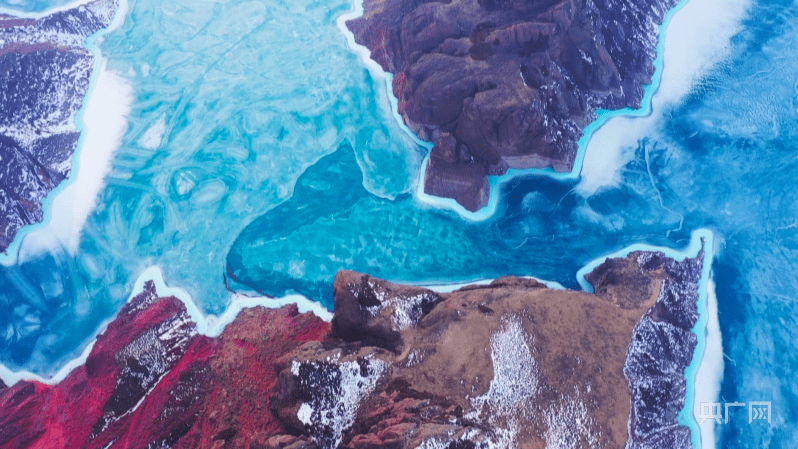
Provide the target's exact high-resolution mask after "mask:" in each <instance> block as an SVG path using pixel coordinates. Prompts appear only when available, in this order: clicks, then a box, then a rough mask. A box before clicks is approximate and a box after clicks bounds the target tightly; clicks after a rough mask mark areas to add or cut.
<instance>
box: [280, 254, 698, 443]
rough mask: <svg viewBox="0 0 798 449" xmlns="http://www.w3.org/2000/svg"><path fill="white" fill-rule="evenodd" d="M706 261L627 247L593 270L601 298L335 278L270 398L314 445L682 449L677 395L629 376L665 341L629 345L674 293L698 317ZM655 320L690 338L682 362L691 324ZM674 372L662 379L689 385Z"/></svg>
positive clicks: (508, 284) (523, 282)
mask: <svg viewBox="0 0 798 449" xmlns="http://www.w3.org/2000/svg"><path fill="white" fill-rule="evenodd" d="M700 267H701V262H700V258H698V259H688V260H687V261H685V262H682V263H677V262H674V261H673V260H672V259H667V258H665V257H663V255H662V254H659V253H633V254H631V255H630V256H629V257H628V258H626V259H611V260H608V261H607V262H605V263H604V264H603V265H601V266H600V267H599V268H597V269H596V270H595V271H594V273H593V274H592V275H591V276H590V277H589V280H590V281H591V282H593V283H594V286H595V288H596V291H597V294H595V295H594V294H590V293H584V292H575V291H564V290H553V289H549V288H546V287H545V286H544V285H543V284H540V283H538V282H536V281H534V280H528V279H519V278H513V277H509V278H501V279H498V280H496V281H494V282H493V283H492V284H490V285H486V286H470V287H466V288H463V289H461V290H458V291H456V292H453V293H451V294H437V293H435V292H432V291H429V290H424V289H419V288H416V287H401V286H397V285H394V284H391V283H388V282H386V281H382V280H379V279H375V278H371V277H369V276H367V275H361V274H357V273H352V272H341V273H339V274H338V276H337V277H336V281H335V290H336V314H335V318H334V320H333V326H332V332H331V334H330V335H329V337H328V339H327V341H324V342H310V343H307V344H305V345H304V346H302V347H301V348H299V349H298V350H297V351H295V352H293V353H292V354H289V355H287V356H286V357H284V358H283V359H282V360H281V362H280V364H279V366H280V368H281V369H282V372H281V374H280V386H279V388H278V389H277V390H276V392H275V394H274V397H273V401H272V403H273V404H274V406H275V407H276V410H275V412H276V414H277V416H279V417H280V419H282V420H283V422H284V423H285V424H286V426H287V427H289V428H293V429H294V430H295V431H296V432H300V433H304V434H306V435H308V436H310V437H312V438H313V439H314V441H316V443H317V444H318V445H319V446H320V447H322V448H337V447H346V448H353V449H369V448H384V447H391V448H416V447H424V448H439V447H440V448H460V447H462V448H477V447H479V448H544V447H568V448H621V447H625V446H626V444H627V441H629V442H630V444H631V446H630V447H685V445H686V444H689V431H688V430H687V429H686V428H683V427H679V426H678V424H677V423H676V419H675V413H673V412H674V410H675V412H678V410H679V409H680V408H681V407H682V406H683V403H684V402H683V401H684V389H683V388H682V389H681V390H679V389H678V388H673V389H672V390H668V391H669V392H671V391H672V393H673V394H671V395H669V394H667V393H666V394H662V393H661V392H656V391H643V390H644V389H645V388H644V387H640V386H639V382H638V381H640V380H641V379H642V378H641V377H635V378H631V377H630V375H640V374H641V373H642V372H643V371H644V370H641V369H640V368H639V365H640V364H639V363H638V362H637V360H638V359H639V358H641V357H642V358H646V357H647V351H649V350H650V349H651V348H652V347H660V346H661V344H662V343H663V342H665V344H666V345H667V342H668V341H670V340H668V338H667V337H665V336H664V334H662V335H660V336H659V337H658V336H657V335H655V336H652V337H651V340H650V341H645V342H643V344H642V345H637V346H636V345H635V344H634V343H635V340H639V341H642V338H641V335H642V334H641V332H640V329H638V327H639V326H640V324H639V323H641V322H643V323H645V322H647V321H646V319H655V320H660V319H661V317H663V316H664V315H666V314H668V313H669V312H666V310H671V311H672V307H670V306H669V305H668V304H666V302H667V298H666V297H667V296H668V295H667V293H664V292H666V290H668V289H671V288H672V287H673V286H674V285H681V286H682V287H683V290H682V292H683V293H684V294H683V295H682V297H681V302H684V303H690V302H692V306H693V308H692V309H689V307H688V308H686V309H685V310H694V309H695V300H696V299H697V294H694V293H695V292H696V285H697V280H698V277H696V276H695V275H696V273H700ZM696 270H697V271H696ZM685 292H686V293H685ZM681 302H680V303H681ZM674 316H675V315H674ZM341 323H345V324H341ZM659 323H660V324H663V325H667V326H670V327H669V328H668V329H669V332H672V333H673V334H674V335H680V336H684V337H685V338H686V339H687V340H685V341H687V342H688V343H689V342H692V343H693V344H692V346H691V345H690V344H687V345H686V346H679V345H676V346H675V347H673V348H672V349H673V350H674V351H673V354H679V355H674V356H673V357H671V358H672V359H673V360H676V361H681V362H684V361H685V360H682V359H683V358H684V357H685V356H686V363H689V361H690V359H691V358H692V349H693V348H694V342H695V340H694V336H693V337H692V340H691V339H690V338H689V337H688V335H692V334H691V333H690V332H689V327H688V328H686V329H684V328H681V327H677V326H674V325H673V324H672V323H670V322H665V321H664V320H663V321H659ZM341 329H345V331H343V332H342V330H341ZM660 337H661V338H660ZM688 352H689V353H688ZM673 360H670V361H669V360H668V358H667V357H662V358H661V359H660V360H659V361H658V363H663V364H669V363H673ZM681 362H680V363H681ZM676 365H678V366H680V367H681V373H680V376H681V377H679V379H681V381H682V383H681V384H679V383H678V382H676V381H674V382H672V383H671V384H669V385H676V386H677V387H678V385H681V386H682V387H683V381H684V379H683V370H684V367H685V366H686V364H682V365H679V363H676ZM678 371H679V370H678V369H676V370H675V372H677V373H678ZM646 376H650V377H657V378H659V377H662V373H654V372H649V373H648V374H642V377H645V378H646V379H649V377H646ZM641 388H643V390H641ZM658 394H659V398H660V399H661V400H660V401H659V402H657V401H654V402H651V401H650V399H651V397H652V395H653V396H654V397H656V396H657V395H658ZM647 400H649V401H648V402H646V401H647ZM680 401H681V402H680ZM630 404H634V407H630ZM646 414H648V415H646ZM652 414H653V415H655V416H656V419H659V421H660V422H658V424H657V425H654V426H650V424H651V423H652V421H651V420H650V419H648V418H646V416H649V415H652ZM647 419H648V421H646V420H647ZM629 429H631V430H632V432H633V437H631V438H630V435H629V432H628V431H629ZM685 437H686V439H685ZM652 444H653V445H652ZM663 444H664V446H663Z"/></svg>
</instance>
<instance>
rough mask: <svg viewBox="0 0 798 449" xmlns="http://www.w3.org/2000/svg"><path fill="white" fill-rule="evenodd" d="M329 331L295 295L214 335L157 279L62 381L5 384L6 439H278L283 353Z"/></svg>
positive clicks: (0, 440)
mask: <svg viewBox="0 0 798 449" xmlns="http://www.w3.org/2000/svg"><path fill="white" fill-rule="evenodd" d="M328 331H329V324H328V323H326V322H324V321H322V320H320V319H319V318H317V317H315V316H314V315H311V314H299V313H298V311H297V308H296V306H293V305H292V306H286V307H283V308H281V309H276V310H273V309H264V308H255V309H249V310H245V311H243V312H241V314H240V315H239V316H238V317H237V319H236V320H235V322H234V323H232V324H230V325H229V326H227V328H226V329H225V331H224V332H223V333H222V335H220V336H219V337H218V338H215V339H213V338H208V337H205V336H202V335H199V334H198V333H197V328H196V325H195V324H194V323H193V322H192V321H191V320H190V317H189V316H188V314H187V313H186V309H185V306H184V305H183V303H182V302H180V301H179V300H177V299H175V298H171V297H169V298H161V297H159V296H158V295H157V292H156V291H155V288H154V287H153V285H152V284H151V283H150V284H148V285H147V287H146V290H145V291H144V292H143V293H141V294H140V295H138V296H137V297H135V298H134V299H133V300H132V301H131V302H130V303H128V304H127V305H126V306H125V307H124V308H123V309H122V311H120V312H119V315H118V316H117V318H116V319H115V320H114V321H113V322H112V323H111V324H110V325H109V326H108V329H107V330H106V331H105V332H104V333H103V334H102V335H100V336H99V337H98V338H97V341H96V343H95V345H94V347H93V348H92V351H91V354H90V355H89V356H88V358H87V360H86V363H85V364H84V365H83V366H81V367H79V368H77V369H76V370H75V371H73V372H72V373H71V374H69V376H67V378H66V379H64V380H63V381H61V382H60V383H59V384H57V385H55V386H49V385H44V384H40V383H37V382H20V383H17V384H15V385H13V386H12V387H10V388H6V389H4V390H0V447H4V448H6V447H8V448H12V447H13V448H108V447H112V448H137V449H138V448H211V447H214V448H219V447H231V448H232V447H236V448H239V447H240V448H253V449H254V448H259V447H261V448H264V447H269V446H268V441H269V438H270V437H272V436H273V435H279V434H283V433H285V432H286V429H285V428H284V427H283V425H282V424H281V422H280V421H279V420H277V419H275V418H274V417H273V415H272V413H271V412H270V409H271V405H270V403H269V397H268V392H269V391H271V390H272V389H273V388H274V387H275V386H276V385H277V373H276V371H275V370H274V368H273V366H274V363H275V362H276V361H277V360H278V359H279V358H280V357H282V356H284V355H285V354H286V353H288V352H290V351H291V350H293V349H295V348H296V347H297V346H299V345H300V344H302V343H304V342H307V341H316V340H318V339H320V338H321V337H322V336H323V335H325V334H326V333H327V332H328ZM278 440H280V441H292V442H296V441H299V439H298V438H294V437H281V438H278Z"/></svg>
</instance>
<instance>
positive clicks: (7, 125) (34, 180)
mask: <svg viewBox="0 0 798 449" xmlns="http://www.w3.org/2000/svg"><path fill="white" fill-rule="evenodd" d="M117 7H118V0H96V1H94V2H91V3H87V4H85V5H83V6H79V7H75V8H73V9H69V10H66V11H61V12H56V13H53V14H51V15H49V16H46V17H44V18H41V19H38V20H35V19H26V18H19V17H13V16H9V15H3V14H0V161H2V163H0V253H3V252H5V251H6V249H7V248H8V246H9V245H11V242H12V241H13V240H14V237H15V236H16V234H17V231H19V229H20V228H22V227H23V226H26V225H30V224H34V223H38V222H40V221H42V219H43V217H44V212H43V209H42V204H41V202H42V200H43V199H44V197H45V196H46V195H47V194H48V193H50V191H52V190H53V189H55V188H56V187H57V186H58V185H59V184H60V183H61V182H63V181H64V180H65V179H66V178H68V177H69V175H70V173H71V171H72V155H73V154H74V153H75V150H76V148H77V145H78V140H79V139H80V131H79V130H78V128H77V126H76V124H75V117H76V114H77V113H78V111H79V110H80V108H81V107H82V106H83V102H84V98H85V97H86V93H87V91H88V89H89V84H90V79H91V75H92V71H93V69H94V54H92V52H91V51H89V50H88V49H87V48H86V47H85V46H84V42H85V40H86V38H88V37H89V36H91V35H92V34H94V33H96V32H97V31H100V30H102V29H104V28H106V27H108V26H109V25H110V24H111V21H112V20H113V17H114V14H115V13H116V9H117Z"/></svg>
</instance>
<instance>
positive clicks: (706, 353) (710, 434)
mask: <svg viewBox="0 0 798 449" xmlns="http://www.w3.org/2000/svg"><path fill="white" fill-rule="evenodd" d="M702 239H703V240H704V261H703V270H702V273H701V279H700V281H699V299H698V312H699V319H698V322H697V323H696V325H695V327H693V329H692V332H694V333H695V334H696V336H697V337H698V345H697V346H696V350H695V353H694V354H693V359H692V362H691V363H690V365H689V366H688V368H687V370H686V372H685V378H686V379H687V392H686V398H685V407H684V409H683V410H682V411H681V412H680V413H679V422H680V423H681V424H682V425H685V426H687V427H689V428H690V431H691V435H692V440H693V448H695V449H700V448H707V449H708V448H714V447H715V435H714V421H713V420H707V421H706V422H705V423H704V424H701V425H700V426H699V424H698V421H697V419H696V414H697V410H695V404H699V403H701V402H714V401H716V399H717V398H718V396H719V392H720V381H721V379H722V376H723V356H722V354H723V352H722V351H723V348H722V345H721V336H720V328H719V325H718V319H717V302H716V301H717V299H716V298H715V295H714V285H713V283H712V278H711V269H712V261H713V259H714V255H715V252H716V240H715V238H714V235H713V233H712V231H710V230H708V229H699V230H697V231H695V232H693V234H692V237H691V239H690V244H689V245H688V246H687V247H686V248H685V249H683V250H674V249H670V248H666V247H658V246H652V245H645V244H635V245H631V246H629V247H626V248H624V249H622V250H620V251H617V252H614V253H612V254H609V255H605V256H602V257H599V258H597V259H595V260H593V261H592V262H590V263H588V264H587V265H585V266H584V267H583V268H581V269H580V270H579V271H578V272H577V274H576V278H577V281H578V282H579V285H580V286H581V287H582V289H583V290H584V291H587V292H592V290H593V289H592V288H591V286H590V284H588V283H587V281H586V280H585V275H586V274H587V273H589V272H591V271H593V270H594V269H595V268H596V267H597V266H598V265H600V264H602V263H604V262H605V261H606V260H607V258H617V257H621V258H623V257H626V256H627V255H628V254H629V253H631V252H634V251H661V252H663V253H665V255H666V256H667V257H670V258H673V259H674V260H677V261H683V260H684V259H685V258H688V257H696V256H697V255H698V253H699V251H700V250H701V241H702ZM147 281H152V282H153V283H154V285H155V289H156V291H157V293H158V296H159V297H169V296H172V297H175V298H177V299H178V300H180V301H181V302H182V303H183V304H184V305H185V306H186V310H187V311H188V314H189V316H190V317H191V319H192V321H193V322H194V323H196V325H197V331H198V332H199V333H200V334H202V335H205V336H208V337H218V336H219V335H220V334H221V333H222V332H223V331H224V329H225V327H226V326H227V325H228V324H230V323H232V322H233V321H234V320H235V319H236V317H238V314H239V313H241V312H242V311H244V310H246V309H251V308H255V307H259V306H260V307H265V308H269V309H276V308H280V307H283V306H285V305H288V304H296V305H297V307H298V309H299V311H300V312H302V313H305V312H311V313H313V314H315V315H316V316H318V317H319V318H321V319H322V320H324V321H327V322H329V321H331V320H332V316H333V314H332V313H331V312H330V311H329V310H327V309H326V308H324V306H322V305H321V303H319V302H317V301H313V300H311V299H308V298H307V297H305V296H302V295H287V296H284V297H282V298H268V297H249V296H244V295H240V294H233V295H232V296H231V301H230V303H229V304H228V306H227V309H226V310H225V312H224V313H223V314H222V315H220V316H216V315H205V314H203V313H202V311H201V310H200V308H199V307H197V305H196V304H195V303H194V301H193V300H192V298H191V296H190V295H189V294H188V292H186V291H185V290H183V289H181V288H178V287H169V286H167V285H166V282H164V279H163V274H162V272H161V269H160V268H159V267H158V266H155V265H153V266H150V267H149V268H147V269H146V270H144V272H143V273H142V274H141V275H140V276H139V277H138V279H137V280H136V283H135V285H134V288H133V293H131V295H130V297H129V298H128V301H130V300H132V299H133V298H134V297H135V296H137V295H138V294H140V293H141V292H142V291H143V290H144V285H145V283H146V282H147ZM487 282H490V280H482V281H476V282H469V283H463V284H449V285H429V286H428V287H429V288H431V289H433V290H436V291H440V292H448V291H453V290H455V289H457V288H459V287H461V286H464V285H471V284H475V283H477V284H479V283H487ZM544 282H545V281H544ZM545 283H546V285H548V286H549V287H550V288H555V289H557V288H559V289H562V287H561V286H560V285H559V284H557V283H556V282H551V283H549V282H545ZM710 312H712V313H714V316H710ZM115 318H116V317H113V318H110V319H108V320H106V321H105V322H104V323H103V324H102V325H101V326H100V328H99V329H98V331H97V333H96V334H95V336H94V337H92V340H91V342H90V343H89V344H88V345H87V346H86V348H85V349H84V350H83V352H82V353H81V355H80V356H79V357H77V358H75V359H73V360H71V361H69V362H68V363H66V364H65V365H64V366H63V367H62V368H61V369H60V370H59V371H58V372H57V373H56V374H55V375H53V376H52V377H49V378H44V377H42V376H39V375H37V374H34V373H31V372H28V371H19V372H17V371H13V370H11V369H9V368H7V367H6V366H4V365H2V364H0V380H2V381H3V382H4V383H5V384H6V385H8V386H12V385H14V384H16V383H18V382H21V381H28V382H33V381H35V382H41V383H43V384H47V385H55V384H57V383H59V382H61V381H62V380H64V379H65V378H66V377H67V376H68V375H69V374H70V373H71V372H72V371H73V370H74V369H76V368H78V367H80V366H82V365H83V364H84V363H85V362H86V359H87V358H88V356H89V354H90V353H91V350H92V349H93V347H94V344H95V343H96V341H97V338H96V335H99V334H101V333H103V332H105V330H106V329H107V327H108V325H109V324H110V323H111V322H112V321H113V320H114V319H115ZM718 355H720V356H719V357H718ZM697 386H701V387H702V388H700V389H699V388H697Z"/></svg>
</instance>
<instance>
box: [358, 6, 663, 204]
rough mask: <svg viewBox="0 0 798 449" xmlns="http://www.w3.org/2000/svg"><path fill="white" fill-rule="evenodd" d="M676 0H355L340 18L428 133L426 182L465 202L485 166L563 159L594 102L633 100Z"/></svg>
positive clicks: (412, 121)
mask: <svg viewBox="0 0 798 449" xmlns="http://www.w3.org/2000/svg"><path fill="white" fill-rule="evenodd" d="M676 3H677V0H634V1H631V2H624V1H619V0H602V1H595V2H584V1H571V0H565V1H560V0H543V1H536V2H531V3H530V2H498V1H493V0H451V1H446V2H437V1H425V0H364V2H363V10H364V12H363V15H362V16H361V17H359V18H356V19H353V20H350V21H348V22H347V26H348V27H349V29H350V30H351V31H352V32H353V34H354V36H355V41H356V42H357V43H358V44H360V45H363V46H365V47H367V48H368V49H369V50H370V51H371V57H372V59H373V60H374V61H375V62H377V63H378V64H379V65H380V66H382V68H383V69H384V70H385V71H386V72H390V73H392V74H394V75H395V76H394V78H393V91H394V92H393V93H394V95H395V96H396V97H397V98H398V100H399V114H400V115H401V116H402V117H403V119H404V122H405V124H407V126H408V127H409V128H410V129H411V130H412V131H413V132H415V133H416V134H417V135H418V136H419V137H420V138H422V139H424V140H428V141H431V142H433V143H434V147H433V149H432V151H431V153H430V156H429V162H428V164H427V171H426V173H425V177H424V192H425V193H427V194H430V195H434V196H439V197H445V198H453V199H454V200H456V201H457V202H458V203H460V205H462V206H463V207H464V208H465V209H467V210H469V211H472V212H473V211H476V210H479V209H480V208H482V207H484V206H486V205H487V204H488V199H489V194H490V184H489V183H488V176H490V175H502V174H504V173H506V172H507V170H508V169H511V168H513V169H528V168H545V167H551V168H553V169H554V170H555V171H558V172H568V171H571V170H572V169H573V166H574V163H575V159H576V154H577V152H578V145H577V142H578V140H579V139H580V138H581V136H582V132H583V129H584V128H585V127H586V126H587V125H588V124H589V123H590V122H591V121H593V120H594V119H595V118H596V110H598V109H611V110H616V109H622V108H625V107H632V108H638V107H640V102H641V100H642V98H643V95H644V89H643V86H644V85H645V84H648V83H650V82H651V77H652V75H653V74H654V65H653V60H654V58H655V57H656V48H657V42H658V38H659V28H658V27H659V25H660V24H662V22H663V20H664V19H665V15H666V14H667V12H668V10H670V8H672V7H673V6H675V5H676Z"/></svg>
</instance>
